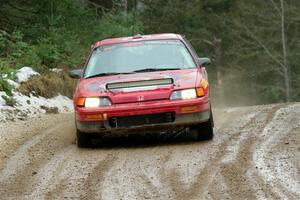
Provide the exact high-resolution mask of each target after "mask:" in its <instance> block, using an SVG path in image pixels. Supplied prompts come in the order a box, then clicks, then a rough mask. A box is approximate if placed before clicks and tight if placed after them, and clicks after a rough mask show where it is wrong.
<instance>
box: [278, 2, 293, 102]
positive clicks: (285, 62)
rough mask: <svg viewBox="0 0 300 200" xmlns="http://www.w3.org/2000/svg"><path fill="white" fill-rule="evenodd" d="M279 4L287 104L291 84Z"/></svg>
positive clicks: (282, 6)
mask: <svg viewBox="0 0 300 200" xmlns="http://www.w3.org/2000/svg"><path fill="white" fill-rule="evenodd" d="M280 4H281V41H282V55H283V65H284V83H285V98H286V101H287V102H290V101H291V95H290V93H291V84H290V79H291V77H290V68H289V65H288V62H287V50H286V35H285V18H284V17H285V11H284V2H283V0H280Z"/></svg>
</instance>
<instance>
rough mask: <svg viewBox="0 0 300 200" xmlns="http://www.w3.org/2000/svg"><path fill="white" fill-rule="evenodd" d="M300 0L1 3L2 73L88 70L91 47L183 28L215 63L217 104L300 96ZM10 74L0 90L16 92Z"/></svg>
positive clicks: (213, 81)
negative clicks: (84, 67) (85, 64)
mask: <svg viewBox="0 0 300 200" xmlns="http://www.w3.org/2000/svg"><path fill="white" fill-rule="evenodd" d="M299 8H300V1H299V0H251V1H238V0H110V1H109V0H0V73H1V74H8V75H9V76H12V77H11V78H13V76H14V73H15V71H16V70H17V69H19V68H21V67H23V66H30V67H32V68H34V69H35V70H36V71H38V72H40V73H42V74H43V73H44V74H45V73H48V72H49V69H52V68H64V69H71V68H80V67H82V65H83V62H84V59H85V56H86V54H87V53H88V51H89V49H90V46H91V44H93V43H94V42H96V41H99V40H102V39H105V38H111V37H124V36H132V35H135V34H138V33H139V34H153V33H179V34H182V35H184V36H185V37H186V38H187V39H188V40H189V41H190V43H191V44H192V45H193V47H194V48H195V49H196V51H197V53H198V55H199V56H200V57H201V56H205V57H210V58H211V59H212V65H211V66H209V67H208V68H207V71H208V74H209V79H210V84H211V85H210V86H211V88H212V99H213V102H214V103H215V104H216V105H223V106H224V105H225V106H241V105H255V104H268V103H279V102H291V101H299V100H300V66H299V65H300V64H299V63H300V50H299V49H300V12H299ZM6 79H7V76H2V75H1V76H0V91H5V92H6V93H7V94H10V93H11V86H10V85H9V83H8V82H7V81H6Z"/></svg>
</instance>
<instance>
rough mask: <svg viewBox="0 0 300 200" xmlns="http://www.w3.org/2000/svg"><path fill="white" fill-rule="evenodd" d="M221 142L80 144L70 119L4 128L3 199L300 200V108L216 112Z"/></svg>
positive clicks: (0, 131)
mask: <svg viewBox="0 0 300 200" xmlns="http://www.w3.org/2000/svg"><path fill="white" fill-rule="evenodd" d="M215 124H216V127H215V138H214V139H213V141H203V142H195V141H193V140H191V138H190V137H188V136H186V137H184V136H181V135H179V136H177V137H175V135H173V136H172V135H162V136H160V137H141V136H134V137H128V138H126V137H117V138H110V139H107V140H106V141H104V142H102V143H99V144H96V146H95V148H93V149H78V148H77V147H76V145H75V135H74V131H75V130H74V119H73V115H72V114H61V115H45V116H42V117H40V118H36V119H30V120H26V121H18V122H14V123H12V122H11V123H2V124H0V199H103V200H112V199H175V200H183V199H295V200H298V199H300V104H299V103H294V104H281V105H267V106H255V107H243V108H230V109H223V110H215Z"/></svg>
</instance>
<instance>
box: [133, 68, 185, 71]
mask: <svg viewBox="0 0 300 200" xmlns="http://www.w3.org/2000/svg"><path fill="white" fill-rule="evenodd" d="M179 69H180V68H145V69H139V70H135V71H134V72H157V71H166V70H179Z"/></svg>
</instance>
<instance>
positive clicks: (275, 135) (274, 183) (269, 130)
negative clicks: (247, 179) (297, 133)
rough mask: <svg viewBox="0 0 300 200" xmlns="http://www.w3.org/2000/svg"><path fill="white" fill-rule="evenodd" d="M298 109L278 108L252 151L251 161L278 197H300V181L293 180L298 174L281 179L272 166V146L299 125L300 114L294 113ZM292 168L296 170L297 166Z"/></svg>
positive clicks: (291, 107)
mask: <svg viewBox="0 0 300 200" xmlns="http://www.w3.org/2000/svg"><path fill="white" fill-rule="evenodd" d="M297 109H298V110H297ZM299 111H300V108H299V107H295V106H294V105H290V106H286V107H283V108H281V109H279V110H278V111H277V112H276V114H275V116H274V118H273V120H272V121H271V122H270V123H269V124H268V125H267V126H266V127H265V129H264V130H263V132H262V138H263V140H262V142H261V143H260V144H259V145H258V147H259V148H258V149H256V150H255V151H254V153H253V161H254V162H255V164H256V165H257V166H258V168H259V169H260V171H259V174H260V176H261V177H263V179H264V182H265V184H267V185H269V187H271V188H272V189H273V191H274V192H276V194H277V195H278V196H279V198H280V199H299V198H300V182H299V180H298V181H297V180H294V177H298V176H297V175H296V174H294V175H291V176H290V178H289V180H283V179H282V178H281V175H280V174H278V173H277V170H276V169H274V168H273V167H272V165H274V157H276V154H274V150H275V149H276V148H275V149H274V147H276V145H277V144H279V143H281V142H282V140H283V139H284V137H285V136H286V135H287V134H289V133H290V132H291V131H292V130H293V129H296V128H299V127H300V115H299V114H298V115H297V114H296V113H298V112H299ZM282 143H284V142H282ZM280 146H282V145H280ZM293 168H294V169H295V170H294V171H296V169H297V168H296V167H293ZM298 170H299V169H298ZM289 171H290V170H289ZM285 173H286V172H285ZM286 185H289V186H286ZM294 197H296V198H294Z"/></svg>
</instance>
